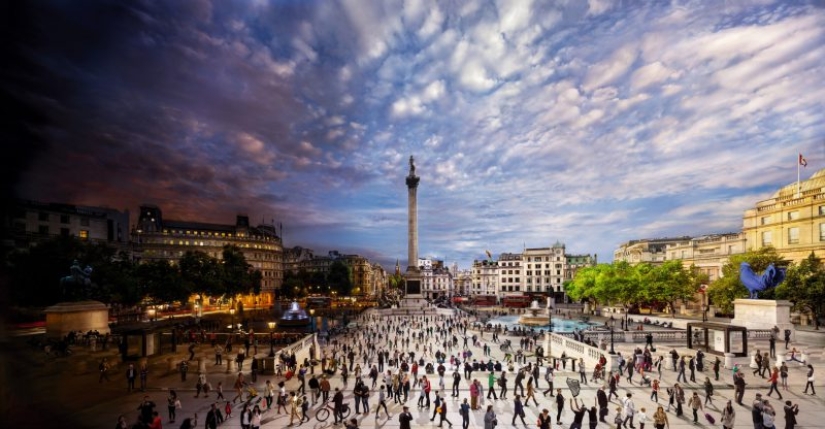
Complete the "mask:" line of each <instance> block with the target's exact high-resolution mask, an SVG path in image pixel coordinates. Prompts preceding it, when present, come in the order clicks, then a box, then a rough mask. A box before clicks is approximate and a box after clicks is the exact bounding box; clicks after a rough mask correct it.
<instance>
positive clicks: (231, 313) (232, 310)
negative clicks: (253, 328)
mask: <svg viewBox="0 0 825 429" xmlns="http://www.w3.org/2000/svg"><path fill="white" fill-rule="evenodd" d="M229 315H231V316H232V324H231V325H229V326H231V327H232V331H234V330H235V309H234V308H230V309H229Z"/></svg>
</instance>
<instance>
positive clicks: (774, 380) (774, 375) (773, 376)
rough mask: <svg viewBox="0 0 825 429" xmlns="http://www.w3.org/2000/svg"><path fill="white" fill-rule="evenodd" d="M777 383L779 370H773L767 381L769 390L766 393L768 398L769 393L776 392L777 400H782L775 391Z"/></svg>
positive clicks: (777, 391) (776, 390)
mask: <svg viewBox="0 0 825 429" xmlns="http://www.w3.org/2000/svg"><path fill="white" fill-rule="evenodd" d="M778 382H779V368H774V369H773V372H771V376H770V378H769V379H768V383H771V390H769V391H768V396H771V393H773V392H776V394H777V395H779V399H782V394H781V393H779V389H777V387H776V385H777V383H778Z"/></svg>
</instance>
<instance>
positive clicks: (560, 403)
mask: <svg viewBox="0 0 825 429" xmlns="http://www.w3.org/2000/svg"><path fill="white" fill-rule="evenodd" d="M562 411H564V395H562V394H561V389H556V424H557V425H559V426H561V424H562V423H561V413H562Z"/></svg>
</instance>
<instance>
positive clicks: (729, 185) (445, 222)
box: [0, 0, 825, 268]
mask: <svg viewBox="0 0 825 429" xmlns="http://www.w3.org/2000/svg"><path fill="white" fill-rule="evenodd" d="M13 3H16V4H14V5H6V6H4V13H3V14H4V15H5V19H4V25H3V26H2V27H3V29H2V30H1V31H2V32H3V38H4V39H5V41H4V50H5V51H6V52H5V53H4V56H5V57H6V58H7V59H12V60H13V61H10V62H11V63H12V65H11V66H9V65H8V64H9V63H6V64H7V65H6V66H4V69H3V71H2V72H0V73H2V75H0V76H2V82H1V84H2V90H3V96H4V98H5V99H6V101H8V102H7V103H4V104H6V106H7V107H5V108H4V116H6V117H5V118H3V119H2V120H3V124H4V128H5V131H3V136H4V138H3V139H4V140H5V141H4V143H3V146H4V149H5V150H6V151H7V152H6V156H4V158H5V160H4V161H3V167H4V168H3V169H4V172H3V178H7V179H8V180H6V182H7V184H6V185H4V186H7V187H10V191H12V192H14V193H15V194H16V195H17V196H20V197H23V198H27V199H34V200H41V201H55V202H70V203H77V204H87V205H107V206H110V207H115V208H120V209H129V210H130V211H131V212H132V213H133V214H134V213H135V212H136V211H137V208H138V206H139V205H140V204H141V203H144V202H147V203H153V204H156V205H158V206H160V207H161V208H162V210H163V211H164V216H165V217H166V218H174V219H187V220H198V221H203V222H217V223H232V222H234V219H235V215H236V214H237V213H240V212H242V213H247V214H249V216H250V217H251V219H252V221H253V222H258V221H260V220H261V219H264V220H265V221H266V222H267V223H269V222H272V220H273V219H274V221H275V223H282V224H283V230H284V238H285V245H286V246H296V245H300V246H304V247H310V248H312V249H314V250H315V251H316V252H318V253H326V252H327V251H328V250H331V249H337V250H340V251H342V252H348V253H359V254H362V255H365V256H368V257H370V258H371V259H372V260H374V261H378V262H381V263H384V264H385V266H387V267H388V268H389V267H391V266H392V265H394V263H395V260H396V259H400V260H401V263H402V265H404V264H405V263H406V257H407V255H406V222H407V189H406V186H405V184H404V176H406V174H407V169H408V159H409V156H410V155H414V156H415V158H416V166H417V173H418V175H419V176H421V184H420V186H419V191H418V198H419V225H420V255H421V256H422V257H424V256H432V257H436V258H438V259H443V260H445V261H446V262H447V263H452V262H458V263H459V264H460V266H462V267H468V266H469V264H470V263H471V261H472V260H473V259H481V258H483V257H484V250H485V249H489V250H491V251H492V252H493V254H494V255H496V256H497V255H498V254H499V253H501V252H519V251H521V250H522V248H523V247H524V246H527V247H544V246H549V245H552V244H553V243H554V242H556V241H557V240H559V241H562V242H564V243H565V244H566V245H567V250H568V252H571V253H591V254H592V253H596V254H598V256H599V258H600V260H603V261H609V260H611V259H612V252H613V250H614V249H615V248H616V247H617V245H618V244H620V243H622V242H624V241H627V240H630V239H635V238H645V237H663V236H675V235H700V234H709V233H719V232H730V231H738V230H739V229H740V228H741V225H742V213H743V211H744V210H745V209H746V208H748V207H751V206H753V205H754V204H755V203H756V202H757V201H759V200H762V199H766V198H768V197H770V196H771V194H772V193H773V192H774V191H775V190H776V189H778V188H779V187H780V186H783V185H786V184H789V183H791V182H793V181H795V180H796V169H797V167H796V159H797V153H799V152H801V153H802V154H804V155H805V157H806V158H807V161H808V167H807V168H805V169H803V171H802V173H803V178H804V177H807V176H810V175H811V174H812V173H813V172H814V171H816V170H818V169H819V168H822V165H823V162H825V146H824V145H825V117H823V112H825V85H823V82H825V9H823V3H822V1H820V0H810V1H796V2H783V1H765V0H763V1H756V0H747V1H738V0H727V1H723V0H709V1H704V2H703V1H671V2H667V1H628V0H624V1H609V0H590V1H589V2H588V1H585V0H559V1H512V0H501V1H497V2H495V1H437V2H436V1H418V0H415V1H406V0H404V1H401V0H399V1H389V0H388V1H383V0H382V1H367V0H352V1H297V0H289V1H286V0H284V1H271V2H267V1H247V0H243V1H213V2H210V1H207V0H202V1H185V0H175V1H160V2H158V1H135V2H123V1H111V2H107V1H82V2H73V1H52V2H39V1H26V2H13Z"/></svg>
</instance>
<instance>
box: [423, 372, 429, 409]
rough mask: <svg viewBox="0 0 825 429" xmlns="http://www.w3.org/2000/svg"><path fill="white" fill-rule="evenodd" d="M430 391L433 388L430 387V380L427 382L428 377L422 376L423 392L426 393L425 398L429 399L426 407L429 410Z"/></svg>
mask: <svg viewBox="0 0 825 429" xmlns="http://www.w3.org/2000/svg"><path fill="white" fill-rule="evenodd" d="M430 389H431V386H430V380H427V376H426V375H425V376H422V377H421V390H423V391H424V397H425V398H427V405H426V407H427V408H428V409H429V408H430Z"/></svg>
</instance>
